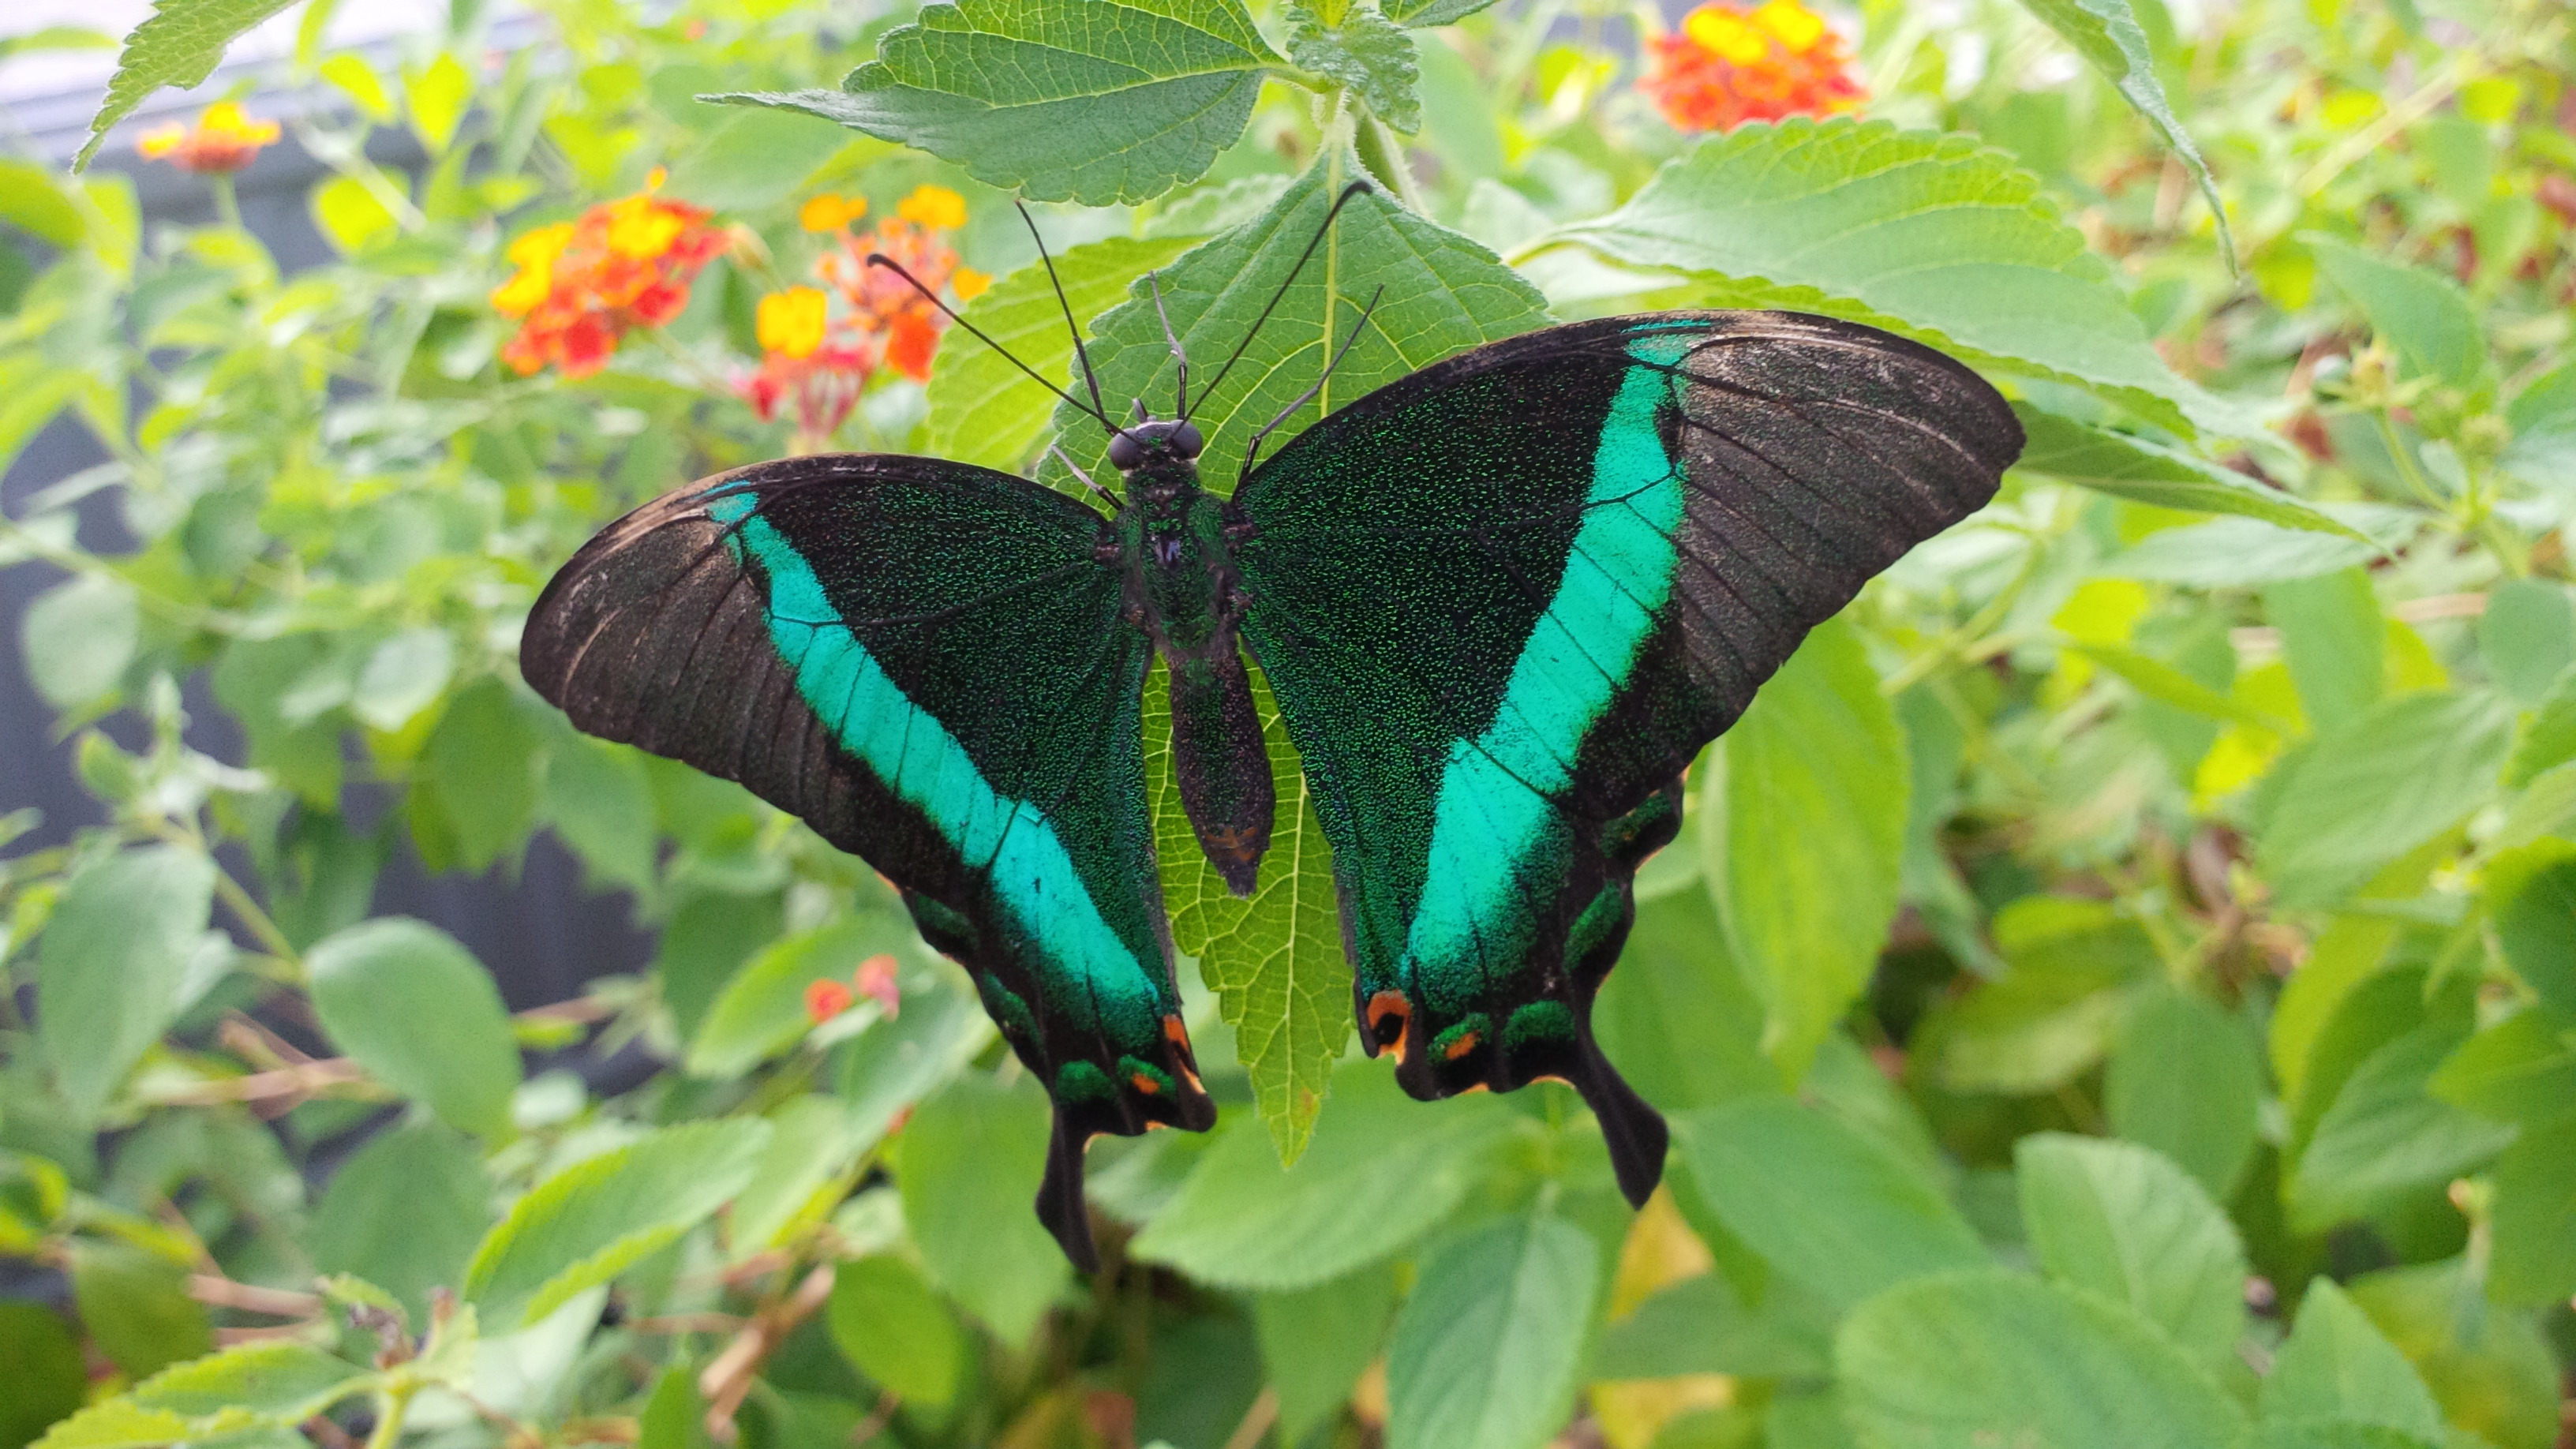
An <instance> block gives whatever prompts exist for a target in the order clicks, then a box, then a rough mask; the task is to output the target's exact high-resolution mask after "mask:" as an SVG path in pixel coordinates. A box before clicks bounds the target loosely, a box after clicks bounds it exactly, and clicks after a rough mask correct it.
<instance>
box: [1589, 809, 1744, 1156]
mask: <svg viewBox="0 0 2576 1449" xmlns="http://www.w3.org/2000/svg"><path fill="white" fill-rule="evenodd" d="M1686 841H1687V837H1686V838H1685V841H1676V842H1675V843H1674V845H1671V846H1666V847H1665V853H1667V854H1668V853H1670V852H1671V851H1672V850H1674V849H1675V848H1677V847H1680V846H1682V845H1683V844H1685V843H1686ZM1663 858H1664V856H1663V855H1662V854H1658V855H1656V856H1654V857H1653V858H1652V859H1651V860H1649V861H1648V862H1647V869H1648V870H1649V871H1651V870H1652V869H1653V867H1654V861H1658V860H1662V859H1663ZM1640 894H1641V895H1642V894H1643V891H1642V890H1641V891H1640ZM1762 1017H1763V1012H1762V999H1761V998H1760V997H1759V996H1756V995H1755V994H1754V993H1753V986H1752V983H1751V982H1750V981H1748V980H1746V979H1745V975H1744V973H1743V972H1741V971H1739V970H1737V969H1736V965H1735V962H1734V959H1733V958H1731V957H1730V956H1728V955H1727V952H1726V940H1725V934H1724V932H1722V931H1721V930H1720V929H1719V927H1718V923H1717V908H1716V906H1715V904H1714V903H1713V902H1712V901H1711V900H1710V899H1709V893H1708V892H1707V891H1705V890H1702V889H1700V887H1699V883H1698V881H1696V880H1691V881H1687V882H1685V883H1684V884H1683V885H1682V887H1681V888H1680V889H1678V890H1675V891H1673V892H1671V893H1670V894H1667V895H1663V896H1659V897H1656V898H1655V899H1652V900H1641V901H1639V902H1638V905H1637V923H1636V925H1635V926H1634V927H1632V928H1631V929H1630V930H1629V932H1628V944H1627V946H1626V948H1625V949H1623V950H1622V951H1621V952H1620V953H1619V964H1618V967H1617V969H1615V970H1613V971H1612V972H1611V973H1610V979H1609V980H1607V981H1605V982H1603V983H1602V984H1601V994H1600V995H1599V996H1597V997H1595V998H1593V1001H1592V1030H1593V1032H1594V1033H1595V1034H1596V1035H1597V1036H1598V1037H1599V1038H1600V1041H1601V1049H1602V1051H1603V1052H1605V1053H1606V1054H1608V1056H1609V1058H1610V1059H1611V1060H1612V1061H1614V1062H1617V1063H1618V1064H1619V1070H1620V1072H1621V1073H1622V1074H1623V1075H1625V1076H1626V1077H1627V1079H1628V1081H1629V1083H1630V1084H1631V1085H1633V1086H1635V1087H1636V1089H1637V1092H1638V1095H1640V1096H1642V1097H1644V1098H1645V1099H1646V1100H1647V1101H1649V1102H1652V1103H1654V1104H1655V1105H1656V1106H1658V1107H1661V1108H1662V1109H1664V1110H1665V1111H1667V1112H1683V1111H1688V1110H1689V1109H1691V1108H1693V1107H1714V1106H1716V1105H1717V1104H1719V1103H1721V1102H1728V1101H1733V1100H1734V1099H1735V1098H1737V1097H1746V1096H1752V1095H1755V1094H1757V1093H1763V1092H1776V1091H1778V1090H1779V1088H1780V1072H1779V1069H1778V1068H1777V1067H1774V1066H1773V1065H1771V1063H1770V1061H1769V1059H1767V1058H1765V1057H1764V1056H1763V1055H1762Z"/></svg>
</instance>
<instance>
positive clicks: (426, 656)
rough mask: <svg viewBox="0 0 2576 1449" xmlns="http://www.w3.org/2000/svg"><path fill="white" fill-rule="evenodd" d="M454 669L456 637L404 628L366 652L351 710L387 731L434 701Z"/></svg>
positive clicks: (351, 695)
mask: <svg viewBox="0 0 2576 1449" xmlns="http://www.w3.org/2000/svg"><path fill="white" fill-rule="evenodd" d="M455 671H456V641H455V640H454V639H452V638H450V637H449V636H448V633H447V631H446V630H444V629H438V628H426V627H424V628H418V629H405V630H403V631H402V632H401V633H398V634H396V635H394V636H393V637H392V638H390V639H387V640H386V641H385V642H383V643H382V644H379V645H377V646H376V647H375V649H374V650H373V651H372V652H370V653H369V654H368V655H367V662H366V663H365V664H364V665H363V666H361V667H360V668H359V670H358V678H357V682H356V684H355V685H353V686H352V687H351V689H350V693H349V713H351V714H354V715H356V716H357V717H358V722H359V723H360V724H363V725H366V726H368V727H369V728H371V729H379V730H384V731H387V732H389V733H390V732H391V731H394V730H398V729H401V728H402V727H403V726H404V725H407V724H409V723H411V721H412V717H413V716H414V715H417V714H419V713H420V712H421V711H422V710H425V709H427V708H429V707H430V706H431V705H433V704H435V703H437V702H438V697H439V696H440V695H442V694H445V693H446V692H447V682H448V680H449V679H450V678H452V677H453V676H454V674H455Z"/></svg>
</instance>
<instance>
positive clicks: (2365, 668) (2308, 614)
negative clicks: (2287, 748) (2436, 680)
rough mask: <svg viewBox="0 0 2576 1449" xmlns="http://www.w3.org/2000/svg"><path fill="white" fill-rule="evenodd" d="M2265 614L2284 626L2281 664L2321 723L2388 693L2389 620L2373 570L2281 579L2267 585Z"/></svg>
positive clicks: (2352, 713)
mask: <svg viewBox="0 0 2576 1449" xmlns="http://www.w3.org/2000/svg"><path fill="white" fill-rule="evenodd" d="M2263 614H2264V617H2266V618H2268V619H2270V620H2271V621H2272V623H2273V624H2274V625H2275V626H2277V627H2278V628H2279V629H2280V631H2281V654H2282V662H2284V663H2285V664H2287V665H2288V666H2289V669H2290V678H2291V679H2292V680H2294V681H2296V682H2297V684H2298V686H2299V705H2300V707H2301V709H2302V710H2304V711H2305V713H2306V714H2307V717H2308V719H2309V720H2310V721H2311V722H2312V723H2313V724H2314V725H2315V726H2316V727H2317V728H2318V729H2321V730H2324V729H2332V728H2333V727H2334V726H2336V725H2339V724H2342V723H2344V722H2345V721H2347V720H2350V719H2353V718H2355V717H2356V716H2358V715H2360V714H2361V713H2362V712H2363V711H2365V710H2367V709H2369V708H2370V707H2371V706H2372V705H2374V704H2377V703H2378V702H2379V700H2380V697H2381V696H2382V695H2383V694H2384V693H2386V691H2387V682H2388V664H2387V660H2388V621H2387V619H2386V618H2385V617H2383V616H2382V615H2381V614H2380V612H2379V597H2378V595H2377V594H2376V593H2375V592H2373V590H2372V588H2371V584H2370V575H2369V574H2368V573H2367V572H2365V571H2363V570H2361V569H2358V568H2348V569H2342V570H2338V571H2337V572H2334V573H2330V574H2319V575H2317V576H2316V577H2313V578H2305V579H2290V580H2285V581H2283V582H2281V583H2277V584H2274V585H2272V586H2271V587H2269V588H2267V589H2265V590H2264V591H2263Z"/></svg>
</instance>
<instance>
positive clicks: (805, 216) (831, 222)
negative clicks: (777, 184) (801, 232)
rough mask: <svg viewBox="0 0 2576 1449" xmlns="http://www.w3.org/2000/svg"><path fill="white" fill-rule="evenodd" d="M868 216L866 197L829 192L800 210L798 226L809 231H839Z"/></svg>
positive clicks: (797, 217) (797, 216)
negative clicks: (836, 194)
mask: <svg viewBox="0 0 2576 1449" xmlns="http://www.w3.org/2000/svg"><path fill="white" fill-rule="evenodd" d="M867 214H868V199H867V198H866V197H864V196H834V195H833V194H831V193H830V192H828V191H827V192H824V193H823V194H822V195H820V196H817V197H815V198H813V199H812V200H810V201H808V202H806V203H805V204H804V206H802V207H800V208H798V210H797V212H796V224H797V225H798V226H801V227H803V228H805V229H806V230H807V231H839V230H840V229H841V228H843V227H845V226H848V225H849V224H850V223H851V222H854V221H856V220H858V219H859V218H860V217H863V216H865V215H867Z"/></svg>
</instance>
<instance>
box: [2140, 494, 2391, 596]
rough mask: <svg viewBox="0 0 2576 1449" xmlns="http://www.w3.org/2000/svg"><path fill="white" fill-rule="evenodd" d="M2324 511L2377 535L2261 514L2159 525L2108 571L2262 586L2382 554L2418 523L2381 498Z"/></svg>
mask: <svg viewBox="0 0 2576 1449" xmlns="http://www.w3.org/2000/svg"><path fill="white" fill-rule="evenodd" d="M2320 511H2322V512H2326V513H2329V514H2331V515H2333V516H2335V517H2338V518H2341V519H2343V520H2344V521H2345V522H2346V523H2349V524H2351V525H2352V526H2353V527H2354V528H2355V529H2356V530H2358V531H2359V532H2362V533H2365V534H2369V535H2371V536H2372V538H2373V539H2374V540H2376V541H2375V542H2374V543H2356V542H2354V541H2353V540H2352V539H2349V538H2344V537H2341V536H2339V535H2334V534H2324V533H2315V532H2309V531H2303V530H2296V529H2287V528H2281V527H2278V526H2276V525H2274V524H2272V523H2270V522H2267V521H2265V520H2262V519H2256V518H2213V519H2211V520H2210V521H2209V522H2207V523H2192V524H2185V525H2184V526H2182V527H2180V528H2166V529H2159V530H2157V531H2156V532H2154V533H2151V534H2149V535H2147V536H2146V537H2145V538H2144V539H2142V540H2140V541H2139V543H2138V545H2137V546H2136V547H2134V548H2132V549H2130V550H2129V551H2128V552H2126V553H2124V554H2120V555H2119V556H2117V557H2115V558H2113V559H2112V560H2111V561H2110V563H2109V564H2108V565H2106V566H2105V567H2104V568H2103V570H2102V571H2103V572H2104V573H2106V574H2109V575H2111V576H2113V577H2115V578H2126V579H2146V580H2149V581H2152V582H2156V583H2167V584H2183V585H2187V586H2189V587H2192V588H2201V589H2248V588H2260V587H2262V586H2263V585H2265V584H2268V583H2275V582H2278V581H2279V580H2282V579H2304V578H2313V577H2315V576H2316V575H2318V574H2330V573H2333V572H2334V571H2335V570H2337V569H2345V568H2351V567H2353V566H2354V565H2356V564H2367V563H2369V562H2371V561H2372V560H2373V559H2376V558H2378V557H2379V556H2380V551H2381V547H2382V546H2387V547H2394V546H2395V545H2397V544H2398V543H2401V542H2403V541H2404V535H2405V534H2406V533H2407V532H2411V531H2412V528H2413V524H2412V523H2411V522H2409V521H2407V520H2406V519H2405V517H2404V514H2403V512H2402V510H2381V509H2379V508H2378V507H2377V505H2368V504H2335V505H2332V506H2325V505H2320Z"/></svg>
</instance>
